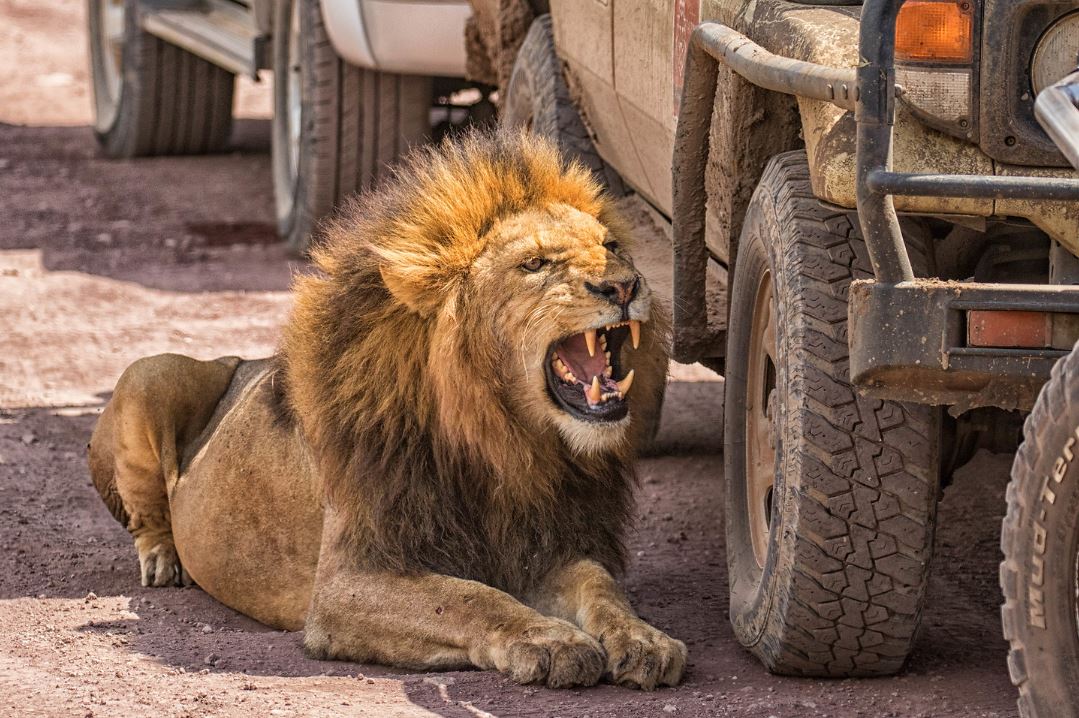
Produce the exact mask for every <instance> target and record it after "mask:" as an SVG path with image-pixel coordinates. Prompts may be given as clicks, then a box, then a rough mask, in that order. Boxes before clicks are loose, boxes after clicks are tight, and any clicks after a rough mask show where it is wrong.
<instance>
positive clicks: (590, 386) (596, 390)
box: [546, 319, 641, 422]
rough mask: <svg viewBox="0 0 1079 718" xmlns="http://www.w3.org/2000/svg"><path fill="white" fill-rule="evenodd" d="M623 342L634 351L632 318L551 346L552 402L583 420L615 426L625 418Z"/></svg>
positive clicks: (627, 377)
mask: <svg viewBox="0 0 1079 718" xmlns="http://www.w3.org/2000/svg"><path fill="white" fill-rule="evenodd" d="M626 339H629V340H630V343H631V345H632V346H633V348H634V349H636V348H637V347H638V346H639V345H640V341H641V323H640V321H638V320H636V319H630V320H629V321H625V322H616V323H615V324H608V325H607V326H604V327H596V328H592V329H586V330H584V331H583V332H579V333H577V334H571V335H570V336H568V337H566V338H565V339H562V340H561V341H558V342H555V343H554V344H552V345H551V348H550V350H549V351H548V353H547V371H546V375H547V390H548V391H549V392H550V394H551V396H552V398H553V399H554V400H555V403H556V404H558V405H559V406H561V407H562V408H563V409H565V410H566V411H567V412H568V413H569V414H571V415H573V416H574V417H576V418H578V419H581V420H583V421H595V422H605V421H618V420H619V419H622V418H623V417H625V416H626V414H628V413H629V403H628V402H627V401H626V396H627V395H628V394H629V390H630V386H632V384H633V370H632V369H630V370H629V371H628V372H624V371H623V370H622V361H621V350H622V345H623V344H624V343H625V341H626Z"/></svg>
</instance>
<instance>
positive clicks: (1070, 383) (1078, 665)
mask: <svg viewBox="0 0 1079 718" xmlns="http://www.w3.org/2000/svg"><path fill="white" fill-rule="evenodd" d="M1076 456H1079V347H1077V348H1076V349H1072V351H1071V353H1070V354H1068V355H1067V356H1065V357H1064V358H1062V359H1061V360H1060V361H1058V362H1057V363H1056V365H1055V366H1054V367H1053V372H1052V375H1051V377H1050V379H1049V382H1048V383H1047V384H1046V385H1045V386H1044V387H1043V388H1042V391H1041V394H1039V395H1038V401H1037V402H1036V403H1035V404H1034V411H1032V412H1031V414H1030V416H1028V417H1027V420H1026V424H1025V425H1024V427H1023V444H1022V445H1021V446H1020V447H1019V451H1018V452H1017V453H1016V455H1015V462H1014V463H1013V464H1012V480H1011V482H1010V483H1009V484H1008V513H1007V515H1005V517H1004V523H1003V526H1002V528H1001V538H1000V546H1001V549H1002V550H1003V552H1004V561H1003V562H1002V563H1001V564H1000V586H1001V588H1002V589H1003V591H1004V606H1003V608H1002V609H1001V617H1002V619H1003V623H1004V637H1005V638H1006V639H1008V642H1009V643H1010V644H1011V652H1010V653H1009V655H1008V669H1009V671H1010V672H1011V677H1012V682H1013V683H1015V685H1016V687H1018V688H1019V713H1020V714H1021V715H1023V716H1025V717H1026V718H1035V717H1039V718H1046V717H1047V716H1053V718H1075V717H1076V716H1079V617H1077V616H1076V611H1077V605H1076V603H1077V599H1076V590H1077V586H1079V583H1077V581H1079V576H1077V572H1079V568H1077V561H1079V468H1076V466H1075V464H1076V463H1077V462H1075V461H1074V459H1075V458H1076Z"/></svg>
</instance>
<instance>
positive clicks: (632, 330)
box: [629, 319, 641, 349]
mask: <svg viewBox="0 0 1079 718" xmlns="http://www.w3.org/2000/svg"><path fill="white" fill-rule="evenodd" d="M629 336H630V338H631V339H632V340H633V348H634V349H636V348H637V347H639V346H640V345H641V323H640V321H639V320H637V319H630V320H629Z"/></svg>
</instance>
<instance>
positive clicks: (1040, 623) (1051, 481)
mask: <svg viewBox="0 0 1079 718" xmlns="http://www.w3.org/2000/svg"><path fill="white" fill-rule="evenodd" d="M1077 438H1079V426H1077V427H1075V430H1074V431H1073V432H1072V436H1069V437H1068V440H1067V441H1065V442H1064V446H1063V448H1062V449H1061V451H1060V456H1058V457H1057V458H1056V461H1054V462H1053V472H1052V473H1051V474H1050V475H1048V476H1046V477H1045V478H1044V479H1043V480H1042V490H1041V493H1039V494H1038V500H1039V504H1038V506H1037V507H1035V510H1034V513H1033V520H1034V547H1033V553H1032V555H1031V557H1030V565H1031V572H1030V581H1029V582H1028V584H1027V601H1028V608H1027V622H1028V623H1029V624H1030V625H1031V626H1033V627H1035V628H1042V629H1044V628H1045V592H1044V586H1045V552H1046V550H1047V548H1048V545H1049V532H1048V531H1047V530H1046V528H1045V517H1046V515H1047V514H1048V511H1049V509H1050V507H1052V506H1053V505H1054V504H1055V503H1056V500H1057V495H1056V491H1054V489H1053V487H1054V486H1055V485H1059V484H1060V483H1062V482H1063V481H1064V477H1065V476H1067V474H1068V468H1069V467H1070V466H1071V461H1072V459H1074V458H1075V454H1074V453H1073V452H1072V447H1073V446H1075V442H1076V439H1077Z"/></svg>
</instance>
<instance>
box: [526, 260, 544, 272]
mask: <svg viewBox="0 0 1079 718" xmlns="http://www.w3.org/2000/svg"><path fill="white" fill-rule="evenodd" d="M545 264H547V260H546V259H544V258H543V257H529V258H528V259H526V260H525V261H523V262H521V269H523V270H525V271H526V272H538V271H539V270H540V268H541V267H542V266H543V265H545Z"/></svg>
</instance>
